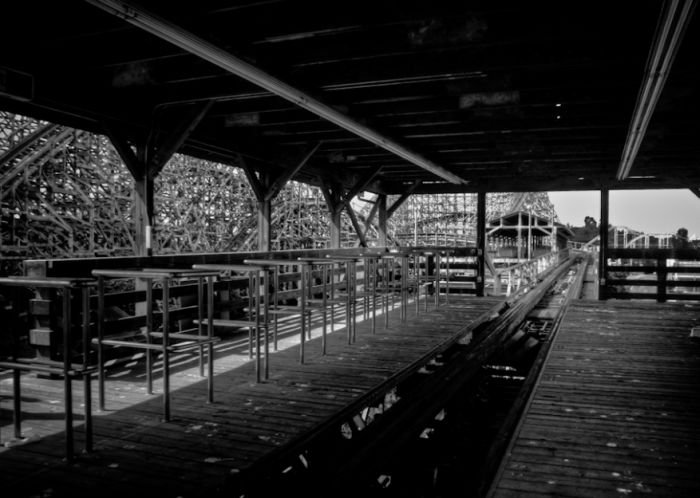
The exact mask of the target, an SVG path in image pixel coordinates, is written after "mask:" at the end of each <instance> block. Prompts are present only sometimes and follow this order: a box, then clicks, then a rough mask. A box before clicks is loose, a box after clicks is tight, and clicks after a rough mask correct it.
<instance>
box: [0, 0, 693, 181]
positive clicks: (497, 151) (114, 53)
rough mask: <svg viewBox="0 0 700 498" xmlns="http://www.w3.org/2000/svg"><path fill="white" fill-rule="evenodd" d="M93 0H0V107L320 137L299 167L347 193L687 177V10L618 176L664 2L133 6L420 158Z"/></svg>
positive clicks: (291, 163)
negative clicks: (626, 166) (635, 147)
mask: <svg viewBox="0 0 700 498" xmlns="http://www.w3.org/2000/svg"><path fill="white" fill-rule="evenodd" d="M93 3H97V0H95V1H94V2H87V1H77V0H71V1H65V2H56V1H53V2H50V1H31V0H23V1H22V2H12V4H14V5H13V6H5V5H4V6H3V16H2V17H3V23H2V24H3V29H2V30H0V47H2V48H0V109H3V110H7V111H11V112H16V113H21V114H26V115H30V116H34V117H37V118H42V119H46V120H49V121H53V122H57V123H62V124H67V125H70V126H74V127H78V128H83V129H87V130H90V131H95V132H100V133H101V132H104V131H105V130H106V129H110V130H112V131H115V130H116V131H118V133H119V134H120V135H121V136H123V137H125V139H126V141H127V142H129V143H132V144H136V143H143V142H145V141H147V140H148V139H149V137H151V138H152V136H153V135H154V134H167V133H168V132H171V131H172V130H175V129H178V127H183V126H185V127H186V126H187V125H188V124H192V123H196V126H194V125H192V128H193V130H192V133H191V134H190V135H189V136H188V138H187V140H186V141H185V142H184V143H183V144H182V146H181V147H180V149H179V150H180V151H181V152H183V153H186V154H190V155H193V156H197V157H203V158H207V159H212V160H216V161H221V162H225V163H230V164H234V165H240V164H242V163H241V161H243V162H245V164H247V165H248V166H249V167H251V168H253V169H255V170H257V171H259V172H266V173H269V174H270V175H271V176H272V177H273V178H274V177H276V176H280V175H283V172H284V171H285V170H288V169H289V168H293V169H297V168H295V166H296V165H297V164H299V161H301V159H302V158H304V157H305V156H306V155H307V153H308V152H309V151H312V150H313V153H312V154H311V156H310V158H309V159H308V161H307V162H305V163H304V166H303V167H302V168H301V169H300V170H299V171H298V172H297V173H296V174H295V176H294V179H297V180H300V181H304V182H308V183H319V182H320V181H322V179H323V181H327V182H340V183H341V184H342V185H344V187H345V189H347V190H351V189H352V188H353V187H355V188H359V187H362V188H366V189H368V190H372V191H376V192H383V193H389V194H397V193H402V192H404V191H406V189H407V188H409V187H410V186H415V185H416V182H417V181H420V184H419V186H418V187H417V188H416V190H415V192H429V191H440V192H452V191H476V190H480V189H481V190H488V191H523V190H533V191H534V190H538V191H542V190H570V189H575V190H587V189H592V188H656V187H700V167H699V165H700V163H699V159H700V145H699V144H700V134H699V132H700V129H699V128H700V127H699V125H698V115H699V111H700V105H699V100H700V99H699V95H698V91H699V89H700V81H699V80H700V77H699V71H698V63H697V60H698V59H697V54H696V52H697V48H698V47H700V44H699V43H698V31H699V30H700V25H699V21H698V19H697V17H698V16H693V15H692V9H691V11H690V12H691V15H690V16H689V19H690V20H689V21H688V24H687V28H685V29H679V30H678V35H679V44H678V46H679V47H680V48H679V49H678V50H677V51H674V53H673V57H671V59H672V62H673V65H672V67H671V70H670V73H669V75H668V79H667V81H666V84H665V87H664V89H663V91H662V92H661V94H660V98H659V100H658V105H656V108H655V110H654V113H653V115H652V117H651V120H650V121H649V125H648V128H647V129H646V130H645V131H646V133H644V136H643V140H642V142H641V146H640V147H639V153H638V155H637V156H636V160H635V161H634V162H633V163H632V167H631V169H630V171H629V174H628V175H627V178H626V179H625V180H623V181H619V180H617V179H616V175H617V172H618V168H619V166H620V161H621V157H622V155H623V149H624V147H625V143H626V140H627V138H628V135H629V131H628V130H629V129H630V123H631V122H632V120H633V116H634V115H635V114H634V113H635V108H636V107H637V106H636V103H637V101H638V96H639V95H640V89H641V88H642V86H643V84H644V81H645V77H646V74H645V72H646V68H647V64H648V61H649V60H650V55H649V54H650V50H651V49H652V46H653V44H652V41H653V40H654V36H655V32H656V31H657V25H659V22H660V19H663V17H664V13H665V12H667V11H668V8H669V5H670V4H664V3H663V2H661V1H639V0H635V1H631V0H630V1H613V2H611V1H604V2H602V1H575V2H573V1H558V2H524V1H512V2H503V1H482V2H469V1H463V2H446V3H441V2H437V1H431V2H428V1H422V2H418V1H416V2H410V1H399V0H397V1H391V2H385V1H380V0H377V1H374V2H364V1H346V0H343V1H328V0H327V1H323V2H304V1H283V0H259V1H253V0H249V1H247V2H246V1H222V0H220V1H216V0H198V1H197V2H155V1H142V2H140V3H139V4H138V6H137V8H139V9H140V8H142V9H144V10H145V11H147V12H149V13H151V14H153V15H154V16H155V17H156V18H158V19H159V20H160V21H161V22H162V23H164V24H165V25H167V26H168V27H169V28H170V29H175V30H176V31H177V32H178V33H180V34H184V36H185V37H189V38H191V39H193V40H195V41H196V43H199V42H200V41H201V42H203V43H204V45H205V46H206V47H207V48H208V49H211V47H212V46H213V47H216V48H217V50H218V51H217V52H216V53H217V54H221V53H223V54H224V55H223V56H224V58H225V57H226V56H227V55H230V56H231V57H232V58H235V60H242V61H244V62H246V63H248V64H250V65H252V66H254V67H255V68H258V69H259V70H260V71H262V72H264V73H265V75H266V76H265V77H267V75H269V76H271V77H273V79H274V81H278V80H279V81H282V82H284V83H286V84H287V85H288V86H291V87H293V88H294V89H296V90H299V91H300V92H303V95H304V98H306V97H309V98H311V99H312V100H313V102H319V103H321V104H323V105H324V106H325V107H324V108H328V109H332V110H333V111H334V112H335V113H336V114H335V115H339V116H341V118H343V119H346V120H347V121H345V122H344V123H351V124H352V125H353V126H355V125H359V126H360V127H362V129H363V130H370V131H371V132H372V133H373V137H375V138H376V137H378V138H377V140H378V141H379V142H381V141H383V140H387V141H388V143H390V144H392V145H393V144H396V145H398V146H399V147H400V148H401V150H402V151H408V153H409V154H411V157H412V158H418V161H417V162H419V163H420V162H421V161H424V162H425V163H427V164H428V165H429V166H428V167H427V168H426V167H425V166H424V165H416V164H415V163H416V161H411V160H407V159H405V158H404V157H400V154H399V155H397V154H395V153H393V152H391V151H389V150H386V149H387V148H386V147H380V146H378V145H376V143H377V142H375V143H372V142H371V141H369V140H367V139H366V138H363V137H361V136H358V135H357V134H356V133H354V132H352V131H349V130H348V129H346V128H347V127H344V126H339V125H338V124H337V123H336V122H332V120H331V121H329V120H328V119H326V118H324V117H320V116H318V115H317V113H314V112H311V111H309V110H306V109H304V108H302V107H303V106H302V107H300V106H298V105H296V104H295V103H293V102H290V101H289V100H287V99H285V98H282V97H280V96H278V95H276V94H273V93H271V92H270V91H269V90H266V89H264V88H262V87H261V86H259V85H257V84H254V83H252V82H249V81H246V80H245V79H243V78H241V77H240V76H237V75H234V74H231V73H230V72H228V71H227V70H226V69H224V68H223V67H220V66H217V65H215V64H213V63H211V62H209V61H207V60H204V58H202V57H201V56H200V55H195V54H193V53H191V50H190V51H188V50H189V49H188V50H186V49H183V48H179V47H178V46H176V45H174V44H172V43H171V42H169V41H165V40H163V39H162V38H160V37H158V36H156V35H154V34H151V33H148V32H146V31H144V30H143V29H142V28H141V27H138V26H134V25H132V24H130V23H129V22H127V21H126V20H124V19H122V18H120V17H118V16H115V15H113V14H112V13H109V12H107V11H106V10H105V9H104V8H100V7H98V6H96V5H93ZM114 3H115V4H119V5H121V4H123V3H124V2H114ZM127 3H129V4H131V2H127ZM680 4H681V5H686V4H684V2H680ZM131 5H132V6H133V5H134V4H131ZM196 43H195V44H196ZM210 53H211V52H210ZM29 82H33V90H32V89H31V88H29V86H28V83H29ZM194 117H201V120H199V121H197V120H196V119H195V120H194V121H192V120H193V119H194ZM188 119H189V121H188ZM382 143H383V142H382ZM319 144H320V145H319ZM436 170H437V171H439V172H443V173H444V174H443V175H436V174H435V171H436ZM455 176H456V177H459V178H460V179H461V180H463V181H455V180H454V177H455ZM445 178H447V180H446V179H445Z"/></svg>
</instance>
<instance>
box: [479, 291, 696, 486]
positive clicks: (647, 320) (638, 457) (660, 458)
mask: <svg viewBox="0 0 700 498" xmlns="http://www.w3.org/2000/svg"><path fill="white" fill-rule="evenodd" d="M698 325H700V306H699V305H684V304H656V303H650V302H606V303H601V302H595V301H579V302H575V303H574V304H573V305H572V306H571V308H570V309H569V311H568V313H567V315H566V316H565V318H564V320H563V322H562V326H561V329H560V331H559V333H558V335H557V337H556V339H555V340H554V343H553V344H552V349H551V350H550V352H549V356H548V358H547V359H546V362H545V364H544V368H543V370H542V371H541V373H540V378H539V379H538V382H537V385H536V387H535V389H534V391H533V393H532V395H531V398H530V400H529V402H528V405H527V407H526V408H525V412H524V414H523V416H522V418H521V421H520V423H519V426H518V428H517V429H516V432H515V434H514V437H513V439H512V441H511V445H510V447H509V449H508V451H507V453H506V456H505V458H504V460H503V462H502V464H501V467H500V469H499V472H498V475H497V477H496V479H495V480H494V483H493V486H492V488H491V491H490V496H494V497H511V496H571V497H582V496H595V497H598V496H616V497H621V496H629V495H634V496H636V495H646V496H663V497H668V496H688V497H690V496H700V343H698V342H693V340H691V339H690V338H689V336H690V330H691V327H694V326H698Z"/></svg>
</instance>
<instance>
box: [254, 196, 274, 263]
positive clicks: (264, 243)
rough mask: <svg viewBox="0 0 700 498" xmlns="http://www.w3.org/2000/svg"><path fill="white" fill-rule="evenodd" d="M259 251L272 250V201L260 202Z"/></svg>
mask: <svg viewBox="0 0 700 498" xmlns="http://www.w3.org/2000/svg"><path fill="white" fill-rule="evenodd" d="M257 208H258V251H264V252H269V251H271V250H272V201H258V204H257Z"/></svg>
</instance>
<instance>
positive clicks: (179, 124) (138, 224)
mask: <svg viewBox="0 0 700 498" xmlns="http://www.w3.org/2000/svg"><path fill="white" fill-rule="evenodd" d="M211 106H212V102H211V101H209V102H200V103H197V104H193V105H191V106H186V107H184V108H182V109H178V110H177V111H176V112H177V115H176V116H174V117H173V116H172V115H171V116H167V117H166V116H160V119H159V120H158V123H154V124H153V127H152V129H151V133H150V134H149V136H150V138H149V139H148V140H146V141H143V142H138V143H135V144H133V145H135V148H136V152H134V149H132V144H130V143H129V140H128V139H127V137H126V136H125V135H124V134H123V133H121V132H120V131H119V130H118V129H117V128H115V127H113V126H112V125H111V124H110V123H103V128H104V130H105V133H106V134H107V136H108V137H109V139H110V141H111V142H112V145H113V146H114V148H115V150H116V151H117V153H118V154H119V156H120V157H121V159H122V161H124V164H125V165H126V167H127V169H128V170H129V172H130V173H131V176H132V177H133V178H134V182H135V183H134V195H133V202H134V204H133V209H134V212H133V220H134V224H135V226H134V230H135V232H136V239H135V245H136V254H137V256H151V255H152V254H153V249H154V246H155V245H156V244H155V238H154V237H153V228H154V224H155V216H154V214H155V208H154V205H155V204H154V201H153V193H154V188H153V184H154V181H155V178H156V177H157V176H158V174H159V173H160V172H161V171H162V169H163V168H164V167H165V165H166V163H167V162H168V161H169V160H170V158H171V157H172V156H173V154H175V152H177V151H178V149H179V148H180V147H181V146H182V145H183V144H184V143H185V141H186V140H187V138H188V137H189V136H190V134H191V133H192V132H193V131H194V129H195V128H196V127H197V125H198V124H199V122H200V121H201V120H202V119H203V118H204V116H205V115H206V114H207V113H208V112H209V110H210V109H211ZM163 109H164V108H161V109H160V110H161V111H162V110H163Z"/></svg>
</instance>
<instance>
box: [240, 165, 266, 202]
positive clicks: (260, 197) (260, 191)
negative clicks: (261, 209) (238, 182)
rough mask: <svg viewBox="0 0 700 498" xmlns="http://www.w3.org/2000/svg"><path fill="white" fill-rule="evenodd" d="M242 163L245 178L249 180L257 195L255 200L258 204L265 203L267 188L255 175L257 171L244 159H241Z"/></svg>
mask: <svg viewBox="0 0 700 498" xmlns="http://www.w3.org/2000/svg"><path fill="white" fill-rule="evenodd" d="M240 161H241V167H242V168H243V172H244V173H245V176H246V178H247V179H248V183H249V184H250V187H251V188H252V189H253V193H254V194H255V198H256V199H257V201H258V202H264V201H265V186H264V185H263V184H262V182H261V181H260V180H259V179H258V177H257V176H256V175H255V170H254V169H253V168H252V167H251V166H250V165H249V164H248V162H247V161H246V160H244V159H243V158H242V157H241V158H240Z"/></svg>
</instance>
